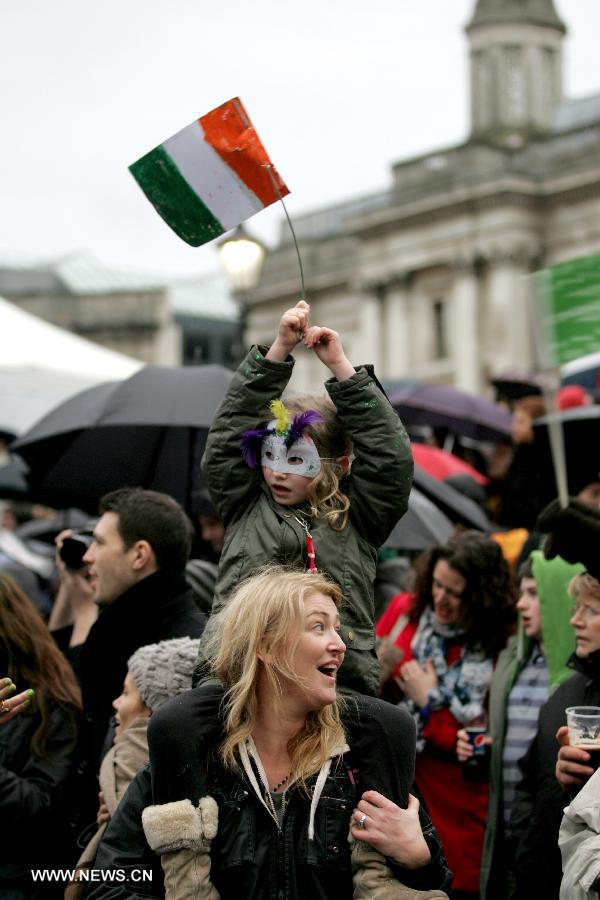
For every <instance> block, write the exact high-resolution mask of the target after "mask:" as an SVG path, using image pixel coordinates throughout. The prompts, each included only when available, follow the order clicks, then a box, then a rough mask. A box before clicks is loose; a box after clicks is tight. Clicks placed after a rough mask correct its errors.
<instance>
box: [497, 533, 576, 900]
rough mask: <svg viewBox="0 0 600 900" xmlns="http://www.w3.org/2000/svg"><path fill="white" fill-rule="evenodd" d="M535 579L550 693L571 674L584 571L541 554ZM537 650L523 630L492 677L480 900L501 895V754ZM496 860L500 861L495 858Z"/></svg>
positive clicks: (535, 559)
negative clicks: (575, 601)
mask: <svg viewBox="0 0 600 900" xmlns="http://www.w3.org/2000/svg"><path fill="white" fill-rule="evenodd" d="M531 559H532V563H533V574H534V578H535V582H536V587H537V591H538V597H539V599H540V615H541V625H542V642H543V644H544V653H545V655H546V661H547V663H548V676H549V691H550V692H552V691H553V690H554V688H556V687H558V685H559V684H562V682H563V681H566V679H567V678H570V677H571V676H572V674H573V670H572V669H570V668H569V667H568V666H567V661H568V659H569V657H570V656H571V654H572V653H573V650H574V649H575V632H574V630H573V628H572V627H571V625H570V624H569V619H570V618H571V602H570V598H569V596H568V594H567V587H568V585H569V582H570V580H571V578H573V576H574V575H577V574H578V573H579V572H582V571H583V567H582V566H580V565H570V564H569V563H567V562H565V561H564V559H561V557H560V556H557V557H555V559H552V560H548V559H546V558H545V557H544V554H543V553H542V552H541V551H540V550H534V552H533V553H532V554H531ZM532 647H533V641H531V640H530V639H528V638H526V637H525V635H524V634H523V631H522V629H521V626H519V632H518V634H517V635H515V636H514V637H511V638H510V640H509V642H508V644H507V645H506V647H505V649H504V650H503V651H502V653H501V654H500V655H499V657H498V662H497V663H496V667H495V669H494V674H493V675H492V681H491V684H490V698H489V734H490V736H491V738H492V747H491V757H490V800H489V806H488V817H487V824H486V831H485V837H484V842H483V853H482V859H481V882H480V896H481V898H482V900H492V898H496V897H501V896H502V872H501V871H500V868H499V867H500V866H501V864H502V860H501V858H500V857H498V856H497V855H496V854H498V852H499V850H500V847H501V845H502V842H501V840H500V838H501V837H502V835H503V833H504V820H503V804H502V754H503V752H504V739H505V737H506V715H507V709H508V697H509V694H510V692H511V690H512V688H513V685H514V683H515V681H516V680H517V678H518V676H519V673H520V672H521V670H522V669H523V667H524V666H525V664H526V662H527V660H528V659H529V655H530V653H531V650H532ZM494 857H496V858H494Z"/></svg>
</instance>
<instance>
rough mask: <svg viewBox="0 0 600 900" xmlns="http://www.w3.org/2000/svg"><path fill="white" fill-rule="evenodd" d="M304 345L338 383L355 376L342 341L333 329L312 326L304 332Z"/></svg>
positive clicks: (354, 370)
mask: <svg viewBox="0 0 600 900" xmlns="http://www.w3.org/2000/svg"><path fill="white" fill-rule="evenodd" d="M304 343H305V344H306V346H307V347H308V349H309V350H314V351H315V353H316V354H317V356H318V357H319V359H320V360H321V362H322V363H323V364H324V365H326V366H327V368H328V369H329V371H330V372H331V374H332V375H333V377H334V378H337V380H338V381H345V380H346V379H347V378H352V376H353V375H355V374H356V369H355V368H354V366H353V365H352V363H351V362H350V361H349V360H348V357H347V356H346V354H345V353H344V348H343V346H342V339H341V337H340V336H339V334H338V333H337V331H334V330H333V328H323V327H322V326H320V325H312V326H311V327H310V328H309V329H308V331H307V332H306V336H305V338H304Z"/></svg>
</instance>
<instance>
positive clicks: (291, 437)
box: [285, 409, 323, 448]
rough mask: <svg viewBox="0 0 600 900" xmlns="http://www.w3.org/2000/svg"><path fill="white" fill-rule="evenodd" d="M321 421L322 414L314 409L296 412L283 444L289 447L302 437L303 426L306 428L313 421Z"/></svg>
mask: <svg viewBox="0 0 600 900" xmlns="http://www.w3.org/2000/svg"><path fill="white" fill-rule="evenodd" d="M322 421H323V416H322V415H321V413H320V412H317V411H316V409H305V410H304V412H302V413H298V415H296V416H294V418H293V419H292V424H291V425H290V428H289V431H288V433H287V436H286V439H285V446H286V447H288V448H289V447H291V446H292V444H293V443H294V442H295V441H299V440H300V438H301V437H304V429H305V428H308V426H309V425H313V424H314V423H315V422H322Z"/></svg>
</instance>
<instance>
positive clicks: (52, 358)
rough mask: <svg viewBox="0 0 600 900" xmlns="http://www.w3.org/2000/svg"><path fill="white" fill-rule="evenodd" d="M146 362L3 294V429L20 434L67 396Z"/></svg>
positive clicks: (0, 338)
mask: <svg viewBox="0 0 600 900" xmlns="http://www.w3.org/2000/svg"><path fill="white" fill-rule="evenodd" d="M142 365H143V363H141V362H139V360H136V359H132V358H131V357H129V356H125V355H124V354H122V353H116V352H115V351H114V350H108V349H107V348H106V347H101V346H100V345H99V344H95V343H93V341H87V340H85V338H81V337H78V336H77V335H75V334H71V332H69V331H65V330H64V329H63V328H59V327H58V326H56V325H51V324H50V323H49V322H45V321H44V320H43V319H40V318H38V317H37V316H32V315H31V314H30V313H27V312H24V311H23V310H22V309H19V308H18V307H17V306H15V305H14V304H13V303H10V302H8V301H7V300H4V299H3V298H2V297H0V429H5V430H7V431H13V432H15V433H17V434H19V433H21V432H23V431H25V430H26V429H27V428H29V427H30V426H31V425H33V423H34V422H36V421H37V419H39V418H40V417H41V416H43V415H45V414H46V413H47V412H49V411H50V410H51V409H52V408H53V407H54V406H56V405H57V404H59V403H62V401H63V400H66V399H67V397H70V396H72V395H73V394H76V393H78V392H79V391H82V390H84V389H85V388H87V387H91V386H92V385H94V384H99V383H100V382H103V381H116V380H120V379H122V378H128V377H129V376H130V375H133V373H134V372H137V371H138V369H140V368H141V367H142Z"/></svg>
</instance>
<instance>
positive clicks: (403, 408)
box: [390, 384, 511, 441]
mask: <svg viewBox="0 0 600 900" xmlns="http://www.w3.org/2000/svg"><path fill="white" fill-rule="evenodd" d="M390 403H391V404H392V406H393V407H394V409H395V410H396V412H397V413H398V415H399V416H400V418H401V419H402V421H403V422H404V424H405V425H429V426H430V427H431V428H447V429H448V430H449V431H452V432H454V433H455V434H463V435H465V436H466V437H470V438H472V439H473V440H477V441H505V440H506V439H507V438H510V435H511V431H510V425H511V416H510V413H509V412H507V411H506V410H505V409H502V408H501V407H500V406H497V405H496V404H495V403H492V402H491V401H490V400H487V399H486V398H485V397H479V396H477V395H475V394H467V393H466V392H465V391H459V390H457V389H456V388H452V387H447V386H445V385H430V384H422V385H419V386H418V387H414V388H405V389H404V390H401V391H398V392H397V393H395V394H392V396H391V397H390Z"/></svg>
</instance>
